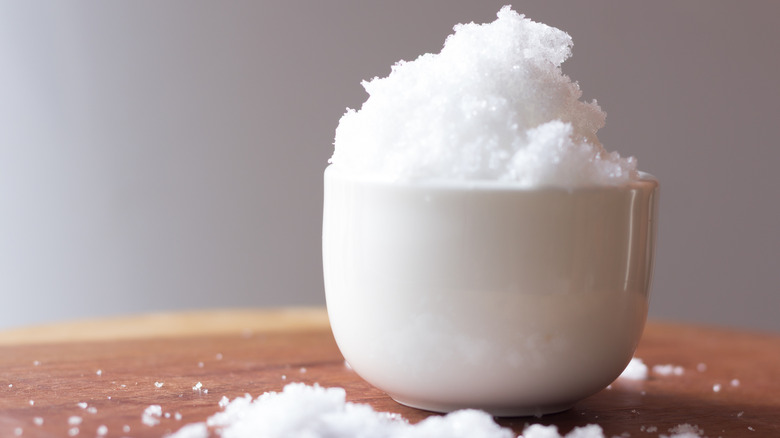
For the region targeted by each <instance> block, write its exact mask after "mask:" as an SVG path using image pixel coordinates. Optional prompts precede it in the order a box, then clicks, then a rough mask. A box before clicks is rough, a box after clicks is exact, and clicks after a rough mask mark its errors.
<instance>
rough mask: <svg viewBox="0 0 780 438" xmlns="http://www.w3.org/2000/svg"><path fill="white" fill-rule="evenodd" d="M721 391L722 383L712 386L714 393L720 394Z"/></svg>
mask: <svg viewBox="0 0 780 438" xmlns="http://www.w3.org/2000/svg"><path fill="white" fill-rule="evenodd" d="M720 389H721V386H720V383H716V384H714V385H712V391H713V392H720Z"/></svg>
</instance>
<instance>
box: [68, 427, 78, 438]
mask: <svg viewBox="0 0 780 438" xmlns="http://www.w3.org/2000/svg"><path fill="white" fill-rule="evenodd" d="M78 434H79V428H78V427H71V428H70V429H68V436H76V435H78Z"/></svg>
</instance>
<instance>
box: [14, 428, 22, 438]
mask: <svg viewBox="0 0 780 438" xmlns="http://www.w3.org/2000/svg"><path fill="white" fill-rule="evenodd" d="M22 433H24V429H22V428H21V427H17V428H16V429H14V435H16V436H22Z"/></svg>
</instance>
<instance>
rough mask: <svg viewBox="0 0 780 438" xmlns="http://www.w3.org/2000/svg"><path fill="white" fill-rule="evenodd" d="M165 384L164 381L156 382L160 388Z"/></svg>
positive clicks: (155, 384)
mask: <svg viewBox="0 0 780 438" xmlns="http://www.w3.org/2000/svg"><path fill="white" fill-rule="evenodd" d="M163 385H164V383H163V382H154V386H156V387H158V388H162V387H163Z"/></svg>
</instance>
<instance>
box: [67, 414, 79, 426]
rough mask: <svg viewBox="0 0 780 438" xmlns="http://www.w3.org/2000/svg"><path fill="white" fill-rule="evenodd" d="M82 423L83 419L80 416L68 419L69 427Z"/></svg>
mask: <svg viewBox="0 0 780 438" xmlns="http://www.w3.org/2000/svg"><path fill="white" fill-rule="evenodd" d="M82 421H83V420H82V418H81V417H79V416H78V415H72V416H70V417H68V426H78V425H79V424H81V422H82Z"/></svg>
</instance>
